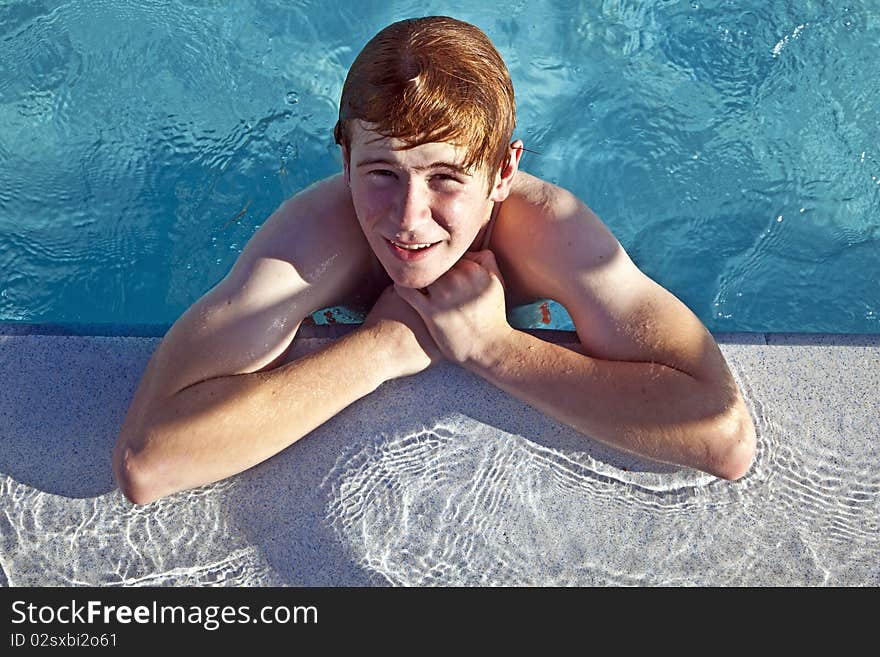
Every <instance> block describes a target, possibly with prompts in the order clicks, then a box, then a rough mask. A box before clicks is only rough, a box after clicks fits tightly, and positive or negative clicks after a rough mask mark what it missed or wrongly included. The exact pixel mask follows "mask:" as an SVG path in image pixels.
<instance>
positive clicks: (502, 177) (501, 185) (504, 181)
mask: <svg viewBox="0 0 880 657" xmlns="http://www.w3.org/2000/svg"><path fill="white" fill-rule="evenodd" d="M522 154H523V143H522V139H517V140H515V141H514V142H512V143H511V144H510V148H509V149H508V159H507V164H505V165H504V166H503V167H501V169H499V171H498V173H496V174H495V181H494V183H493V184H492V190H491V191H490V192H489V200H490V201H497V202H501V201H503V200H504V199H506V198H507V196H508V194H510V188H511V187H512V185H513V178H514V176H515V175H516V172H517V171H518V170H519V160H520V158H521V157H522Z"/></svg>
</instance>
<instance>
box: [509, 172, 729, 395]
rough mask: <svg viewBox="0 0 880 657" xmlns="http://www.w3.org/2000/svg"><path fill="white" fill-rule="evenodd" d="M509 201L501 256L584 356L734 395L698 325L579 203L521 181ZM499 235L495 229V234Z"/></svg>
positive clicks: (535, 181) (528, 179) (532, 180)
mask: <svg viewBox="0 0 880 657" xmlns="http://www.w3.org/2000/svg"><path fill="white" fill-rule="evenodd" d="M518 175H519V174H518ZM508 202H510V207H509V208H508V213H509V216H510V217H511V220H510V221H509V223H508V224H507V226H506V227H505V231H506V239H499V242H498V247H499V250H500V251H501V252H506V254H507V255H506V256H505V259H510V260H511V262H513V260H514V259H515V260H516V264H513V265H512V266H513V267H514V268H516V269H518V270H519V271H520V272H521V274H520V277H521V278H526V279H528V286H529V290H530V292H531V293H532V294H533V295H535V296H537V297H538V298H550V299H554V300H556V301H558V302H559V303H561V304H562V305H563V306H564V307H565V309H566V310H567V311H568V313H569V315H570V316H571V319H572V321H573V322H574V324H575V328H576V330H577V334H578V338H579V340H580V342H581V345H582V347H583V350H584V353H586V354H587V355H590V356H593V357H596V358H601V359H604V360H617V361H631V362H654V363H662V364H664V365H667V366H668V367H671V368H673V369H677V370H679V371H682V372H686V373H689V374H691V375H692V376H694V377H695V378H697V379H700V380H702V381H705V382H713V383H718V382H723V384H724V385H725V386H726V387H727V388H728V389H729V390H735V388H736V386H735V384H732V378H731V376H730V372H729V370H728V369H727V367H726V364H725V362H724V358H723V356H722V355H721V352H720V351H719V349H718V346H717V344H716V343H715V341H714V340H713V339H712V336H711V334H710V333H709V331H708V330H707V329H706V327H705V326H704V325H703V324H702V322H700V320H699V318H698V317H697V316H696V315H694V313H693V312H692V311H691V310H690V309H689V308H688V307H687V306H686V305H685V304H684V303H682V302H681V301H680V300H679V299H678V298H676V297H675V295H673V294H672V293H671V292H670V291H669V290H666V289H665V288H663V287H662V286H661V285H659V284H658V283H657V282H655V281H654V280H652V279H651V278H650V277H648V276H647V275H645V274H644V273H643V272H642V271H641V270H640V269H639V268H638V267H637V266H636V265H635V263H634V262H633V261H632V259H631V258H630V257H629V255H628V254H627V253H626V251H625V250H624V248H623V246H622V245H621V244H620V242H619V241H618V240H617V238H615V237H614V235H613V234H612V233H611V231H610V230H609V229H608V227H606V226H605V224H604V223H603V222H602V221H601V220H600V219H599V217H597V216H596V214H595V213H594V212H593V211H592V210H591V209H590V208H589V207H588V206H587V204H586V203H585V202H584V201H582V200H581V199H579V198H577V197H576V196H575V195H574V194H572V193H571V192H569V191H568V190H565V189H563V188H561V187H558V186H556V185H553V184H551V183H548V182H546V181H543V180H541V179H539V178H536V177H535V176H530V175H528V174H524V175H523V176H522V180H517V181H515V183H514V189H513V193H511V196H510V198H509V199H508V200H507V201H505V202H504V206H507V204H508ZM500 228H501V223H500V222H499V225H498V226H497V227H496V230H498V229H500ZM517 233H518V234H517ZM499 265H500V262H499ZM502 273H505V272H504V270H503V269H502Z"/></svg>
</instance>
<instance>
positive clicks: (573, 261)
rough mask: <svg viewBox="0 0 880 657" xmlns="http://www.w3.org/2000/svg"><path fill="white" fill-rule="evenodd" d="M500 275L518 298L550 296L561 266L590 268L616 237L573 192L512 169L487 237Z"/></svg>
mask: <svg viewBox="0 0 880 657" xmlns="http://www.w3.org/2000/svg"><path fill="white" fill-rule="evenodd" d="M492 246H493V250H494V251H495V255H496V258H497V259H498V260H499V266H501V267H502V272H503V273H504V274H505V277H506V278H507V277H508V276H509V277H510V279H511V281H512V282H513V283H514V287H515V289H516V291H517V293H518V294H517V296H518V297H519V298H520V299H521V300H526V301H527V300H532V299H538V298H547V297H549V298H554V299H557V300H558V296H554V295H555V294H556V293H557V290H556V289H555V286H556V284H557V283H558V276H559V273H560V268H561V269H563V270H565V271H568V272H571V271H572V270H573V269H575V268H579V269H583V268H584V267H586V268H590V267H592V266H593V265H595V264H596V263H601V262H603V261H605V260H607V259H609V258H610V257H611V256H612V255H613V254H614V253H615V252H616V251H617V250H618V249H620V243H619V242H618V241H617V239H616V238H615V237H614V235H613V234H612V233H611V231H610V230H609V229H608V227H607V226H606V225H605V224H604V223H603V222H602V221H601V219H599V217H597V216H596V214H595V213H594V212H593V211H592V210H591V209H590V208H589V207H588V206H587V205H586V203H584V202H583V201H582V200H581V199H579V198H578V197H577V196H575V195H574V194H573V193H571V192H570V191H568V190H567V189H564V188H562V187H559V186H557V185H554V184H552V183H550V182H548V181H546V180H543V179H541V178H538V177H537V176H533V175H531V174H528V173H526V172H524V171H519V172H517V174H516V179H515V180H514V184H513V188H512V190H511V193H510V196H508V198H507V199H506V200H505V201H504V203H503V205H502V207H501V211H500V212H499V217H498V224H497V225H496V227H495V232H494V234H493V240H492Z"/></svg>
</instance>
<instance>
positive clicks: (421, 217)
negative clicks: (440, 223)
mask: <svg viewBox="0 0 880 657" xmlns="http://www.w3.org/2000/svg"><path fill="white" fill-rule="evenodd" d="M428 195H429V192H428V190H427V189H425V186H424V185H421V184H419V182H418V181H415V180H411V181H410V182H409V183H408V184H407V186H406V188H405V190H404V192H403V197H402V198H401V207H400V212H399V217H398V230H399V233H398V235H397V239H399V240H402V241H407V242H412V241H416V240H417V239H419V238H421V237H422V235H421V233H422V232H423V230H422V229H423V227H424V225H425V223H426V222H427V221H429V220H430V219H431V206H430V203H429V202H428V201H429V196H428Z"/></svg>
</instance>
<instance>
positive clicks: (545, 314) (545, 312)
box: [541, 301, 550, 324]
mask: <svg viewBox="0 0 880 657" xmlns="http://www.w3.org/2000/svg"><path fill="white" fill-rule="evenodd" d="M541 321H542V322H544V324H549V323H550V306H549V305H548V304H547V302H546V301H545V302H544V303H542V304H541Z"/></svg>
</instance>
